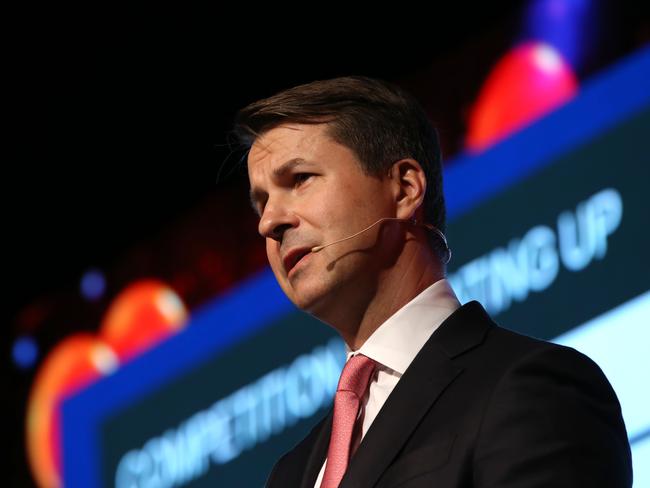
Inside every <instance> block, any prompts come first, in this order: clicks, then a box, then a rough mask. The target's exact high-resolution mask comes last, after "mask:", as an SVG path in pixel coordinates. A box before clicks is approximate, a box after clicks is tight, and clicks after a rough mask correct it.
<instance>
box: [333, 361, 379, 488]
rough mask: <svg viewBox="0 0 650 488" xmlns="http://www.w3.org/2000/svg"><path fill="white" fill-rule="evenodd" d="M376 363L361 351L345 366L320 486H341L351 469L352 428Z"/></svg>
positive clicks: (335, 399)
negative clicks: (349, 467)
mask: <svg viewBox="0 0 650 488" xmlns="http://www.w3.org/2000/svg"><path fill="white" fill-rule="evenodd" d="M376 364H377V363H375V361H373V360H372V359H370V358H369V357H366V356H364V355H363V354H357V355H356V356H352V357H351V358H350V359H349V360H348V362H347V363H346V364H345V367H344V368H343V372H342V373H341V378H340V379H339V385H338V387H337V389H336V395H335V396H334V420H333V423H332V435H331V437H330V445H329V449H328V451H327V464H326V466H325V473H324V474H323V481H322V483H321V485H320V488H336V487H338V486H339V483H340V482H341V479H342V478H343V475H344V474H345V470H346V469H347V468H348V462H349V460H350V442H351V440H352V431H353V430H354V424H355V422H356V420H357V415H358V413H359V407H360V405H361V400H362V399H363V397H364V395H365V393H366V389H367V388H368V383H369V381H370V377H371V376H372V373H373V371H374V369H375V366H376Z"/></svg>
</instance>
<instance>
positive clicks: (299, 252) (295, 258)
mask: <svg viewBox="0 0 650 488" xmlns="http://www.w3.org/2000/svg"><path fill="white" fill-rule="evenodd" d="M308 254H311V247H299V248H296V249H292V250H291V251H289V252H288V253H287V254H286V255H285V256H284V258H283V259H282V263H283V264H284V270H285V271H286V273H287V274H289V272H290V271H291V270H292V269H293V268H294V267H295V266H296V264H298V262H299V261H300V260H301V259H302V258H304V257H305V256H307V255H308Z"/></svg>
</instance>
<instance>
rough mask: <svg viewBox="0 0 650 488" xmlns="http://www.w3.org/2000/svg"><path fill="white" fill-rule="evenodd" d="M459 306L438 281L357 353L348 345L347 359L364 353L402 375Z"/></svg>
mask: <svg viewBox="0 0 650 488" xmlns="http://www.w3.org/2000/svg"><path fill="white" fill-rule="evenodd" d="M459 307H460V302H459V301H458V299H457V298H456V295H455V294H454V291H453V290H452V288H451V286H450V285H449V282H448V281H447V280H446V279H444V278H443V279H441V280H438V281H436V282H435V283H433V284H432V285H431V286H429V287H428V288H425V289H424V290H423V291H422V292H421V293H420V294H418V295H417V296H416V297H415V298H413V299H412V300H411V301H410V302H408V303H407V304H406V305H404V306H403V307H402V308H400V309H399V310H398V311H397V312H395V313H394V314H393V315H392V316H390V317H389V318H388V320H386V321H385V322H384V323H383V324H381V325H380V326H379V327H378V328H377V329H376V330H375V331H374V332H373V333H372V335H371V336H370V337H369V338H368V339H367V340H366V342H364V343H363V345H362V346H361V347H360V348H359V349H358V350H356V351H353V350H351V349H350V348H349V347H348V345H347V344H345V351H346V353H347V359H350V357H351V356H354V355H356V354H363V355H364V356H367V357H369V358H371V359H374V360H375V361H377V362H378V363H380V364H382V365H383V366H386V367H388V368H390V369H392V370H394V371H396V372H398V373H399V374H400V375H402V374H404V371H406V369H407V368H408V367H409V365H410V364H411V362H412V361H413V359H414V358H415V356H416V355H417V353H418V352H419V351H420V349H422V346H424V343H425V342H426V341H427V340H428V339H429V337H431V334H433V332H434V331H435V330H436V329H437V328H438V327H439V326H440V324H442V322H444V320H445V319H446V318H447V317H449V316H450V315H451V314H452V313H453V312H454V311H455V310H456V309H458V308H459Z"/></svg>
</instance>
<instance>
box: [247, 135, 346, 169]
mask: <svg viewBox="0 0 650 488" xmlns="http://www.w3.org/2000/svg"><path fill="white" fill-rule="evenodd" d="M326 129H327V126H326V124H283V125H280V126H278V127H275V128H273V129H271V130H269V131H267V132H265V133H264V134H263V135H262V136H261V137H259V138H258V139H256V140H255V142H254V143H253V145H252V146H251V148H250V151H249V153H248V170H249V175H250V174H251V173H252V172H254V171H256V170H258V169H262V167H265V168H266V169H273V168H275V167H277V166H279V165H281V164H283V163H284V162H286V161H288V160H290V159H295V158H301V159H305V160H310V159H312V158H313V157H314V156H317V155H319V153H321V152H324V151H325V150H331V146H332V145H338V144H337V143H335V142H334V141H333V140H332V139H330V138H329V137H328V136H327V135H326V134H325V131H326Z"/></svg>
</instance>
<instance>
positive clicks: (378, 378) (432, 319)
mask: <svg viewBox="0 0 650 488" xmlns="http://www.w3.org/2000/svg"><path fill="white" fill-rule="evenodd" d="M459 307H460V303H459V302H458V299H457V298H456V295H455V294H454V291H453V290H452V289H451V286H450V285H449V282H448V281H447V280H446V279H441V280H438V281H436V282H435V283H433V284H432V285H431V286H429V287H428V288H426V289H425V290H423V291H422V292H421V293H420V294H419V295H417V296H416V297H415V298H413V300H411V301H410V302H408V303H407V304H406V305H404V306H403V307H402V308H400V309H399V310H398V311H397V312H395V313H394V314H393V315H392V316H390V317H389V318H388V320H386V322H384V323H383V324H381V325H380V326H379V327H378V328H377V330H375V331H374V332H373V333H372V335H371V336H370V337H368V339H367V340H366V342H364V344H363V345H362V346H361V347H360V348H359V349H358V350H357V351H352V350H351V349H350V348H349V347H348V345H347V344H346V345H345V349H346V352H347V359H350V358H351V357H352V356H354V355H356V354H363V355H365V356H368V357H369V358H371V359H374V360H375V361H376V362H377V363H378V367H377V370H376V371H375V373H374V375H373V377H372V378H371V379H370V386H369V388H368V390H367V392H366V395H365V397H364V398H363V400H362V402H361V408H360V409H359V417H361V416H363V424H362V427H361V432H360V436H359V432H358V431H357V435H356V438H353V439H352V448H351V449H352V450H351V452H352V453H353V452H354V450H356V448H357V447H358V446H359V444H360V443H361V440H362V439H363V437H364V436H365V435H366V432H367V431H368V428H369V427H370V424H372V422H373V420H375V417H376V416H377V414H378V413H379V410H381V407H382V405H383V404H384V402H385V401H386V399H387V398H388V395H390V394H391V392H392V391H393V388H395V385H397V382H398V381H399V380H400V378H401V377H402V375H403V374H404V372H405V371H406V369H407V368H408V367H409V365H410V364H411V362H412V361H413V359H414V358H415V356H416V355H417V353H418V352H419V351H420V349H422V346H423V345H424V343H425V342H426V341H427V340H428V339H429V337H431V334H433V332H434V331H435V330H436V329H437V328H438V327H439V326H440V324H441V323H442V322H443V321H444V320H445V319H446V318H447V317H449V316H450V315H451V314H452V313H453V312H454V311H455V310H456V309H458V308H459ZM359 417H357V419H358V418H359ZM326 464H327V459H325V462H324V463H323V466H322V467H321V470H320V473H319V474H318V478H317V479H316V484H315V485H314V488H319V487H320V484H321V481H322V479H323V474H324V473H325V466H326Z"/></svg>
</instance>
